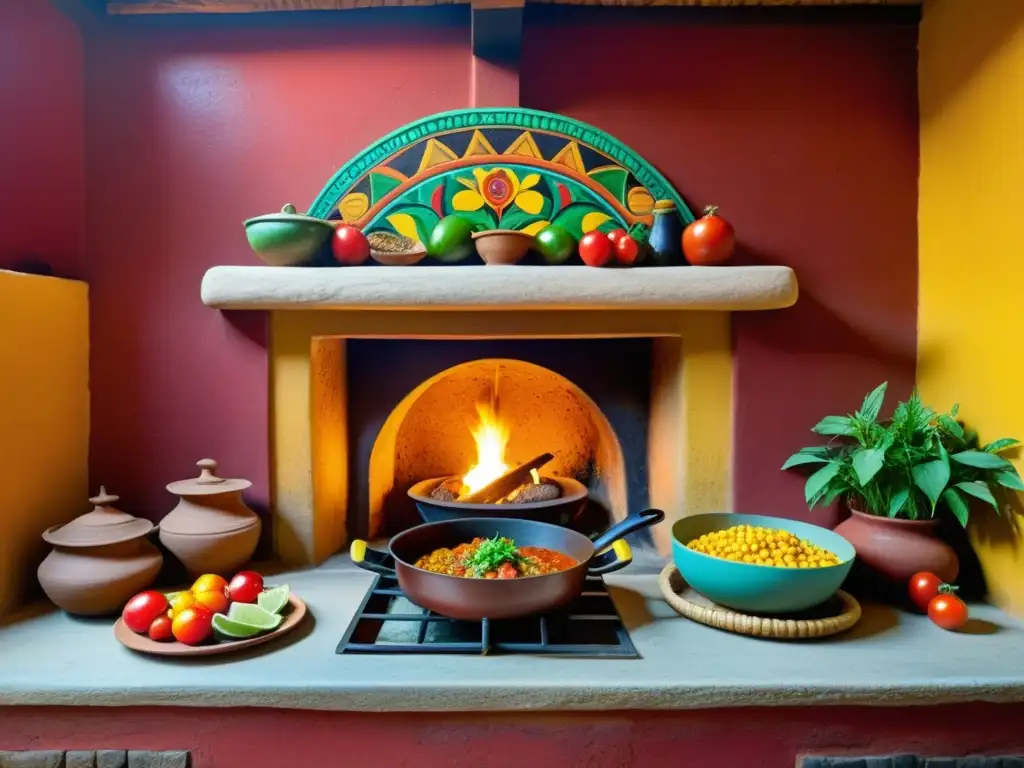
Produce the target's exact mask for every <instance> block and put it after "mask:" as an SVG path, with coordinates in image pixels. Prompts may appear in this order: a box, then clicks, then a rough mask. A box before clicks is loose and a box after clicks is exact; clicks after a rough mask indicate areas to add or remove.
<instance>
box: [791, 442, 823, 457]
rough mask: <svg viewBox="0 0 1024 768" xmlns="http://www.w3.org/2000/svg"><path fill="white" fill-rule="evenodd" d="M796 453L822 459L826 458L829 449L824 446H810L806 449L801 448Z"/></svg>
mask: <svg viewBox="0 0 1024 768" xmlns="http://www.w3.org/2000/svg"><path fill="white" fill-rule="evenodd" d="M797 453H806V454H808V455H810V456H821V457H822V458H827V457H828V454H829V449H828V447H827V446H824V445H811V446H808V447H807V448H801V449H800V450H799V451H797Z"/></svg>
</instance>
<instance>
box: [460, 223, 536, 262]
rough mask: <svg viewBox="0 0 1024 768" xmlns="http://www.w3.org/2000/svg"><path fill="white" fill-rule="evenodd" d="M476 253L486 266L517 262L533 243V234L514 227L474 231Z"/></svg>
mask: <svg viewBox="0 0 1024 768" xmlns="http://www.w3.org/2000/svg"><path fill="white" fill-rule="evenodd" d="M473 243H474V245H476V250H477V253H479V254H480V258H481V259H483V260H484V263H485V264H487V265H488V266H492V267H493V266H505V265H510V264H518V263H519V262H520V261H521V260H522V258H523V256H525V255H526V252H527V251H528V250H530V246H531V245H533V235H531V234H528V233H526V232H520V231H519V230H516V229H491V230H488V231H486V232H474V233H473Z"/></svg>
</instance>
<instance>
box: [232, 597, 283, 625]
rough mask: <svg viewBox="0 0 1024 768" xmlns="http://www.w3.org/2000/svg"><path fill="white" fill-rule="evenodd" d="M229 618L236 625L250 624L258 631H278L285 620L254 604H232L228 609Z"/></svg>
mask: <svg viewBox="0 0 1024 768" xmlns="http://www.w3.org/2000/svg"><path fill="white" fill-rule="evenodd" d="M228 618H229V619H231V621H233V622H235V623H236V624H248V625H249V626H250V627H256V628H257V629H260V630H264V629H277V627H278V626H279V625H280V624H281V622H282V621H284V619H283V618H282V617H281V616H278V615H277V614H276V613H271V612H270V611H268V610H266V609H265V608H260V607H259V606H258V605H253V604H252V603H232V604H231V608H229V609H228Z"/></svg>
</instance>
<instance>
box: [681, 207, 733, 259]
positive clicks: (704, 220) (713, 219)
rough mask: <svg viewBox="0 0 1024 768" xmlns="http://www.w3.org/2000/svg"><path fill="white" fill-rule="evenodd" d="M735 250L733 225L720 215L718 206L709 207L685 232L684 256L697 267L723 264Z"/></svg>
mask: <svg viewBox="0 0 1024 768" xmlns="http://www.w3.org/2000/svg"><path fill="white" fill-rule="evenodd" d="M735 248H736V234H735V233H734V232H733V229H732V224H730V223H729V222H727V221H726V220H725V219H723V218H721V217H720V216H719V215H718V206H715V205H709V206H708V207H707V208H705V209H704V215H703V216H702V217H701V218H699V219H697V220H696V221H694V222H692V223H691V224H690V225H689V226H688V227H687V228H686V229H684V230H683V255H684V256H686V260H687V261H688V262H690V263H691V264H693V265H695V266H706V265H708V264H721V263H722V262H723V261H726V260H728V258H729V257H730V256H732V252H733V250H734V249H735Z"/></svg>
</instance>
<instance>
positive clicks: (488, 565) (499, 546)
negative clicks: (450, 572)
mask: <svg viewBox="0 0 1024 768" xmlns="http://www.w3.org/2000/svg"><path fill="white" fill-rule="evenodd" d="M522 559H523V557H522V555H520V554H519V550H518V549H517V548H516V544H515V542H514V541H512V539H506V538H504V537H502V536H498V535H496V536H495V537H494V538H493V539H485V540H484V541H483V542H481V543H480V546H479V547H477V548H476V550H475V551H474V552H473V554H472V555H470V556H469V558H468V559H467V560H466V565H467V566H469V567H471V568H472V569H473V570H474V571H476V574H477V576H482V575H483V574H485V573H488V572H489V571H494V570H497V568H498V566H499V565H502V564H503V563H512V564H513V565H518V564H519V562H520V561H521V560H522Z"/></svg>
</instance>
